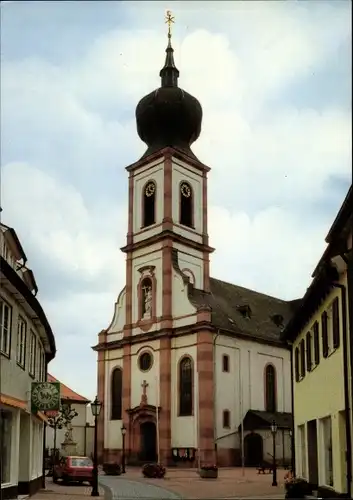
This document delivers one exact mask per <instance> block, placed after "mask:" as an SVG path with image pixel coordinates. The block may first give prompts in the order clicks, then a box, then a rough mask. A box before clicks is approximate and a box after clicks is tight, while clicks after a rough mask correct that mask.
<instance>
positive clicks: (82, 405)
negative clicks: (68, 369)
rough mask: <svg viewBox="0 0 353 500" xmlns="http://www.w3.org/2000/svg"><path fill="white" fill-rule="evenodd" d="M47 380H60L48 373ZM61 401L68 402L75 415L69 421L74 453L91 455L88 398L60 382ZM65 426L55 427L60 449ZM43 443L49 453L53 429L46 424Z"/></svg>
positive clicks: (91, 428)
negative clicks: (74, 446) (61, 427)
mask: <svg viewBox="0 0 353 500" xmlns="http://www.w3.org/2000/svg"><path fill="white" fill-rule="evenodd" d="M48 382H60V381H59V380H58V379H56V378H55V377H54V376H53V375H50V374H48ZM60 395H61V403H62V404H69V405H70V407H71V408H72V410H74V411H75V412H76V413H77V415H76V416H75V417H74V418H73V419H72V421H71V427H72V440H73V442H74V443H75V444H76V453H77V454H78V455H80V456H91V454H92V453H93V433H94V426H93V424H92V423H91V419H90V416H89V413H91V410H90V408H89V407H88V408H87V405H88V403H89V400H88V399H86V398H85V397H83V396H81V395H80V394H77V392H75V391H73V390H72V389H70V388H69V387H68V386H67V385H65V384H63V383H62V382H60ZM66 432H67V429H66V428H63V429H57V431H56V447H57V449H59V450H60V448H61V445H62V443H64V441H65V433H66ZM45 444H46V447H47V450H48V452H49V454H51V453H52V451H53V449H54V429H53V428H51V427H49V426H47V428H46V440H45Z"/></svg>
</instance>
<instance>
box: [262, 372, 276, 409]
mask: <svg viewBox="0 0 353 500" xmlns="http://www.w3.org/2000/svg"><path fill="white" fill-rule="evenodd" d="M265 396H266V411H268V412H270V413H274V412H275V411H276V410H277V408H276V407H277V401H276V400H277V398H276V370H275V367H274V366H273V365H267V366H266V371H265Z"/></svg>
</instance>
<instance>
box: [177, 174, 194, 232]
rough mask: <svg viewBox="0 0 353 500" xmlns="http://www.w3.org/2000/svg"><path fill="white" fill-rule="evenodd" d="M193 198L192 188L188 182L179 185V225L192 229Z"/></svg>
mask: <svg viewBox="0 0 353 500" xmlns="http://www.w3.org/2000/svg"><path fill="white" fill-rule="evenodd" d="M193 219H194V197H193V192H192V187H191V186H190V184H189V183H188V182H185V181H183V182H181V184H180V219H179V221H180V224H182V225H183V226H187V227H194V221H193Z"/></svg>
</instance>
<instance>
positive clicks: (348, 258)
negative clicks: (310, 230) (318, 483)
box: [340, 248, 353, 491]
mask: <svg viewBox="0 0 353 500" xmlns="http://www.w3.org/2000/svg"><path fill="white" fill-rule="evenodd" d="M340 256H341V257H342V259H343V260H344V262H345V263H346V265H347V299H348V322H349V329H348V331H349V334H348V335H347V337H348V338H349V357H350V366H349V371H350V380H351V400H350V406H351V408H350V411H349V413H352V405H353V339H352V335H353V249H352V248H351V249H350V250H349V251H348V252H347V253H346V254H343V255H342V254H341V255H340ZM346 310H347V309H346ZM349 422H350V423H352V422H353V416H352V420H349ZM351 431H352V428H351ZM351 453H353V451H352V449H351ZM352 461H353V457H352V456H351V469H350V476H351V482H350V491H352Z"/></svg>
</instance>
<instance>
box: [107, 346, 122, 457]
mask: <svg viewBox="0 0 353 500" xmlns="http://www.w3.org/2000/svg"><path fill="white" fill-rule="evenodd" d="M107 353H108V356H107V357H108V360H107V361H106V363H105V391H104V392H105V398H104V399H105V401H104V406H103V411H104V421H105V426H104V447H105V448H113V449H114V448H121V444H122V443H121V426H122V420H111V418H110V417H111V393H110V391H111V378H112V373H113V370H114V369H115V368H117V367H120V368H121V369H122V368H123V349H114V350H111V351H107Z"/></svg>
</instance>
